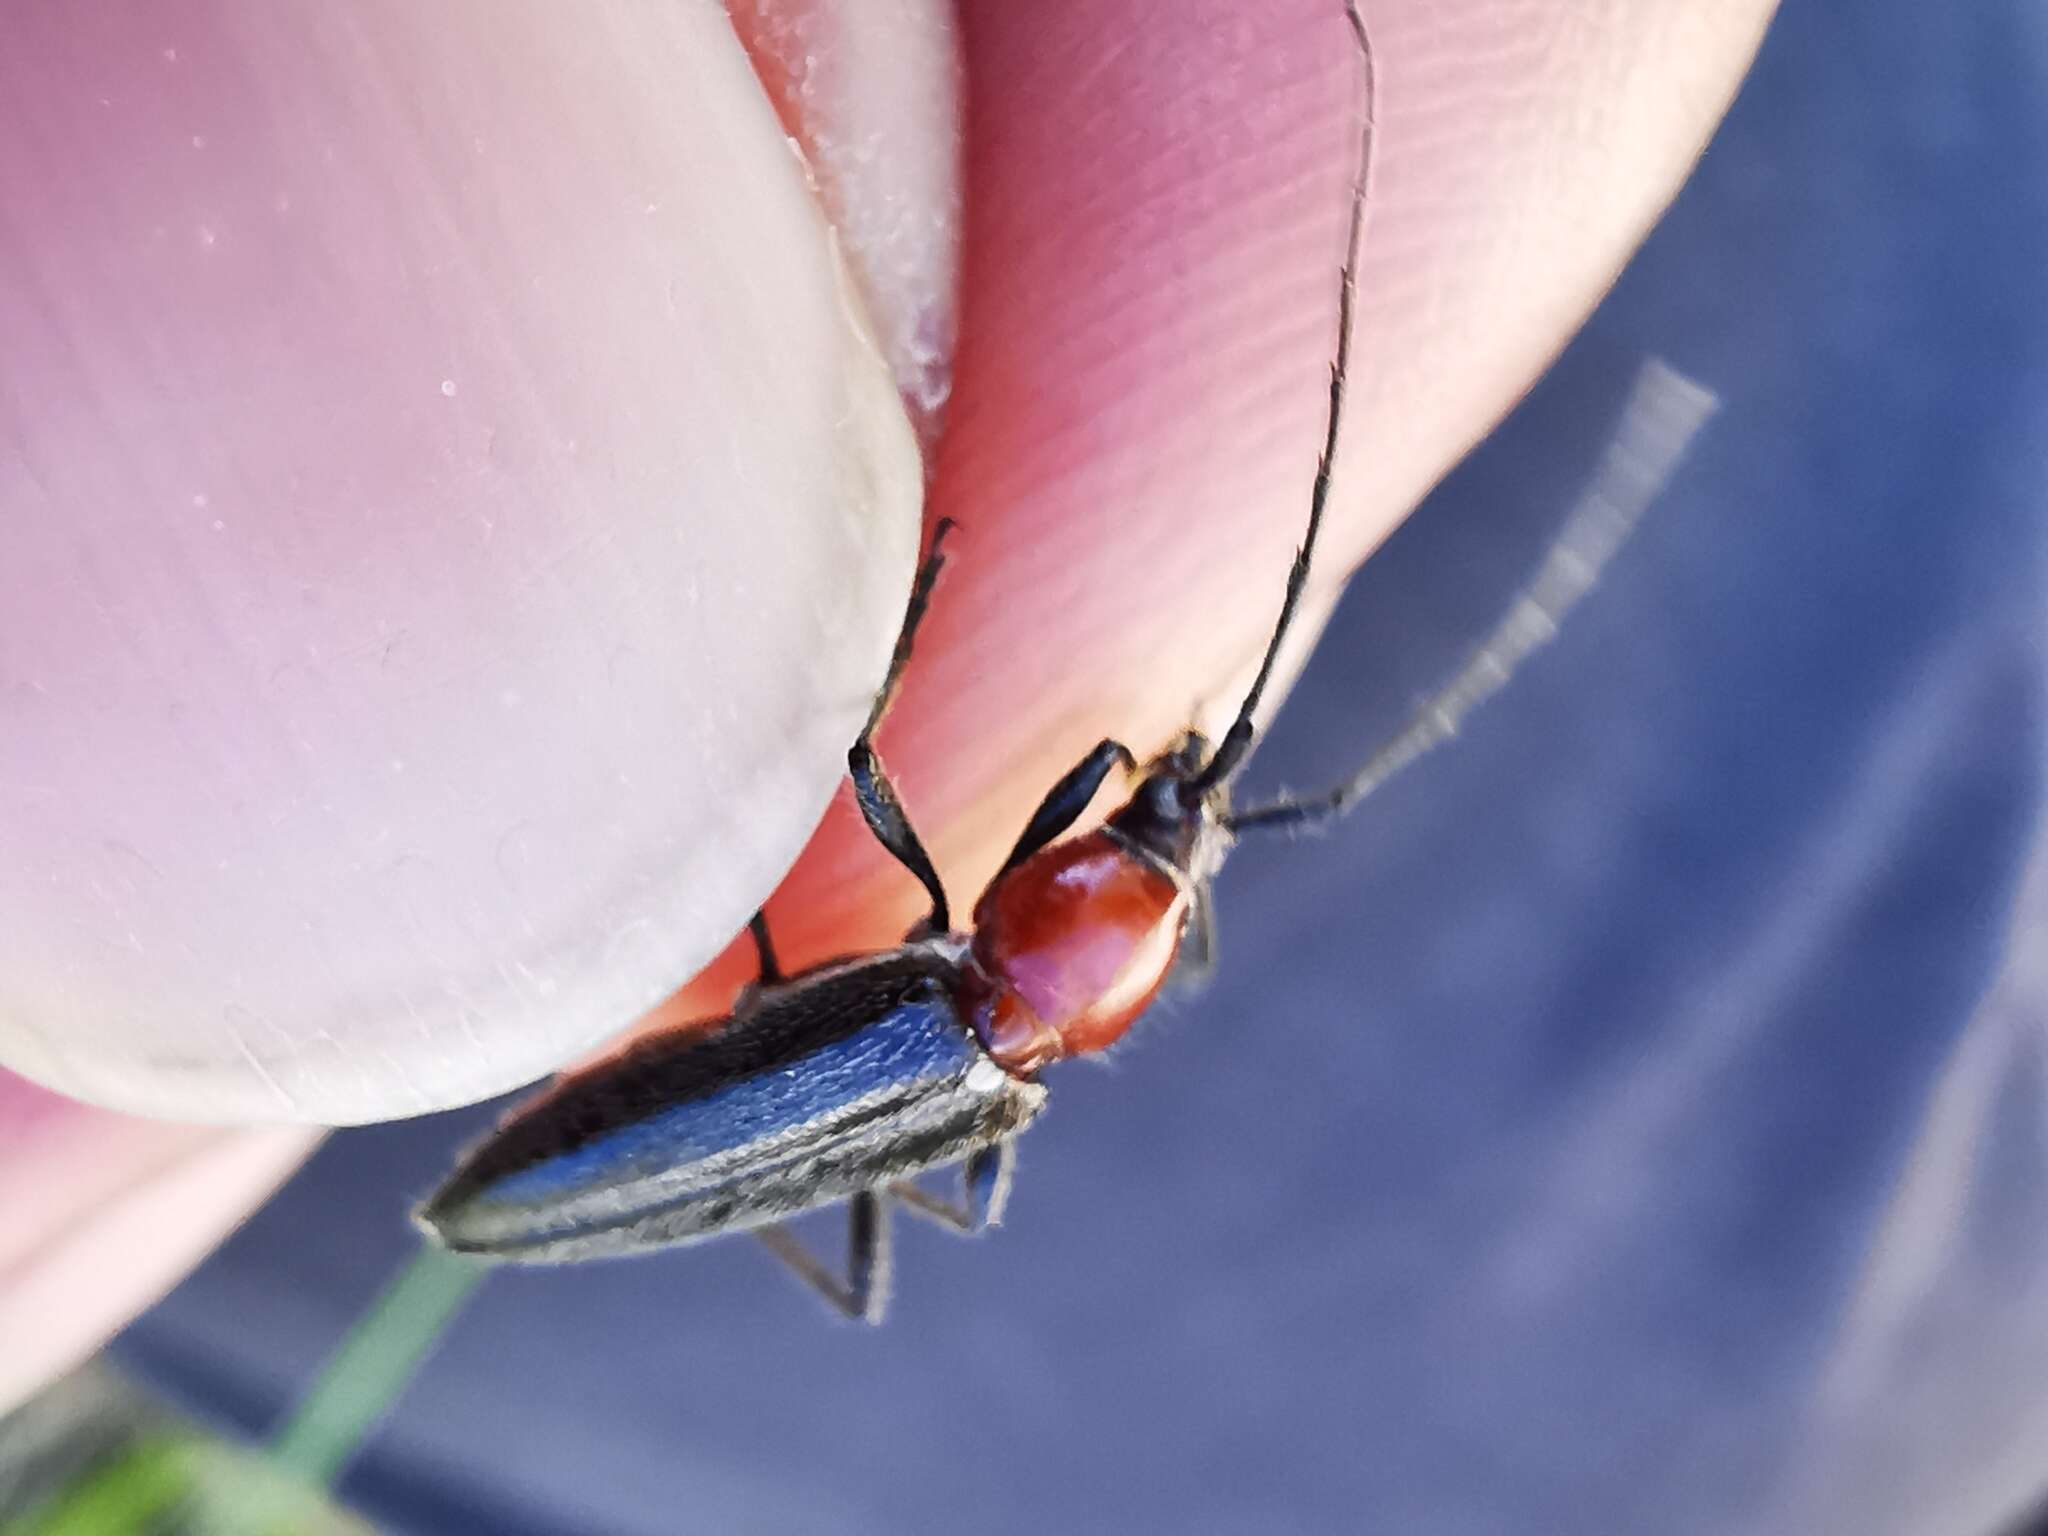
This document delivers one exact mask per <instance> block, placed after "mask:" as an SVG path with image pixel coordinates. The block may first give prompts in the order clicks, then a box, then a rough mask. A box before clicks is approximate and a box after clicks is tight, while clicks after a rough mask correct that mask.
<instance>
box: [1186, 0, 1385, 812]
mask: <svg viewBox="0 0 2048 1536" xmlns="http://www.w3.org/2000/svg"><path fill="white" fill-rule="evenodd" d="M1344 18H1345V20H1346V21H1348V22H1349V23H1350V24H1351V32H1352V35H1353V36H1354V37H1355V38H1356V39H1357V40H1358V57H1359V61H1360V63H1361V65H1362V66H1363V69H1364V81H1363V88H1362V90H1361V92H1360V100H1361V102H1362V103H1363V107H1364V119H1365V121H1364V127H1363V129H1362V131H1361V134H1360V139H1359V149H1358V176H1357V179H1356V180H1354V181H1353V182H1352V184H1351V230H1350V234H1349V235H1348V237H1347V239H1346V243H1345V247H1344V270H1343V275H1342V278H1341V280H1340V282H1339V284H1338V288H1337V356H1336V358H1335V360H1334V361H1333V362H1332V363H1331V365H1330V414H1329V419H1328V422H1327V424H1326V425H1325V427H1324V429H1323V452H1322V456H1321V457H1320V458H1318V459H1317V460H1316V483H1315V490H1314V492H1313V493H1312V494H1311V495H1310V497H1309V503H1308V531H1307V532H1306V533H1304V534H1303V535H1302V537H1301V547H1300V548H1299V549H1297V550H1296V551H1295V552H1294V568H1293V569H1292V570H1291V571H1289V572H1288V573H1287V596H1286V598H1285V599H1284V600H1283V601H1282V602H1281V604H1280V618H1279V622H1277V623H1276V624H1274V626H1273V638H1272V639H1271V640H1269V641H1267V642H1266V654H1265V656H1264V657H1262V658H1261V659H1260V661H1259V673H1258V676H1256V677H1254V678H1253V679H1252V686H1251V689H1250V691H1248V692H1247V693H1246V694H1245V696H1244V702H1243V703H1242V704H1240V705H1239V706H1238V709H1237V718H1236V719H1235V720H1234V721H1232V722H1231V725H1230V729H1229V730H1228V731H1226V732H1225V733H1224V735H1223V740H1222V742H1221V743H1220V744H1219V745H1218V746H1217V748H1216V754H1215V756H1213V757H1211V758H1210V759H1209V761H1208V764H1207V765H1206V766H1205V767H1204V768H1203V769H1202V771H1201V772H1200V773H1198V774H1195V775H1194V776H1193V777H1192V778H1189V779H1187V780H1185V781H1183V783H1182V785H1181V797H1182V799H1183V800H1184V801H1186V803H1188V804H1190V805H1192V804H1194V803H1195V802H1196V801H1198V800H1200V799H1202V798H1203V797H1204V796H1205V795H1207V794H1208V793H1209V792H1210V791H1211V790H1213V789H1215V788H1216V786H1217V785H1219V784H1222V783H1225V782H1226V781H1227V780H1228V779H1229V778H1230V776H1231V775H1232V774H1233V773H1235V772H1236V771H1237V770H1238V768H1239V767H1240V766H1241V765H1242V764H1243V762H1244V759H1245V754H1247V753H1248V752H1250V751H1251V749H1252V735H1253V726H1252V716H1253V715H1255V714H1256V713H1257V712H1258V708H1259V700H1260V699H1261V698H1262V697H1264V695H1265V692H1266V684H1267V683H1268V682H1269V681H1270V680H1271V678H1272V676H1273V663H1274V661H1275V660H1277V659H1278V657H1279V655H1280V646H1281V643H1282V642H1283V641H1284V640H1286V638H1287V631H1288V630H1289V629H1291V628H1292V627H1293V625H1294V613H1295V610H1296V609H1297V608H1299V607H1300V606H1301V592H1302V588H1304V587H1305V586H1307V585H1308V571H1309V562H1310V561H1311V560H1313V559H1314V558H1315V552H1316V535H1317V534H1319V533H1320V532H1321V531H1322V526H1323V508H1324V507H1325V506H1326V505H1327V504H1328V502H1329V500H1330V466H1331V465H1332V464H1333V463H1334V462H1335V460H1336V457H1337V428H1338V426H1339V424H1340V423H1341V422H1342V421H1343V417H1344V383H1345V379H1346V378H1347V376H1348V375H1349V373H1350V369H1351V310H1352V305H1353V301H1354V299H1355V297H1356V295H1357V291H1358V247H1359V243H1360V240H1361V237H1362V235H1363V232H1364V229H1365V201H1366V183H1367V180H1368V179H1369V177H1370V176H1371V173H1372V140H1373V111H1374V99H1373V70H1372V44H1371V42H1370V41H1368V40H1367V38H1366V35H1365V22H1364V20H1363V19H1362V18H1361V17H1360V16H1359V14H1358V6H1357V3H1356V0H1344Z"/></svg>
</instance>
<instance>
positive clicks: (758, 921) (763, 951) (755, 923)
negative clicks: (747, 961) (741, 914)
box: [732, 912, 783, 1014]
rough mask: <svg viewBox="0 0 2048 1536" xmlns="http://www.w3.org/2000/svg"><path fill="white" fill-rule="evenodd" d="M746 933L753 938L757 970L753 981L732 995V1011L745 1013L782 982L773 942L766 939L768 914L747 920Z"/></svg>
mask: <svg viewBox="0 0 2048 1536" xmlns="http://www.w3.org/2000/svg"><path fill="white" fill-rule="evenodd" d="M747 932H748V933H750V934H752V935H753V936H754V960H755V963H756V965H757V966H758V967H759V969H758V970H757V971H756V973H755V975H754V979H753V980H752V981H750V982H748V983H747V984H746V985H745V986H743V987H741V988H740V989H739V991H738V992H736V993H734V994H733V999H732V1011H733V1012H734V1013H735V1014H740V1013H745V1012H746V1011H747V1010H748V1009H749V1008H751V1007H753V1006H754V1004H755V1003H757V1002H759V1001H760V998H761V994H762V993H763V992H766V991H768V990H769V989H770V988H772V987H775V986H778V985H780V984H781V982H782V979H783V977H782V967H781V966H780V965H779V964H777V963H776V959H775V941H774V940H773V939H771V938H769V937H768V914H767V913H766V912H756V913H755V914H754V915H753V916H752V917H750V918H748V919H747Z"/></svg>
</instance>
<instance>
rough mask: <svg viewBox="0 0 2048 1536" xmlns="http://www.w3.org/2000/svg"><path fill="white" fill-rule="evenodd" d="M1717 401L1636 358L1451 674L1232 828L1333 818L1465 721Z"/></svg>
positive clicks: (1550, 629)
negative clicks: (1616, 416)
mask: <svg viewBox="0 0 2048 1536" xmlns="http://www.w3.org/2000/svg"><path fill="white" fill-rule="evenodd" d="M1719 403H1720V402H1719V400H1718V399H1717V398H1716V397H1715V395H1714V393H1713V391H1712V390H1710V389H1707V388H1706V387H1705V386H1704V385H1701V384H1697V383H1694V382H1693V381H1692V380H1691V379H1688V378H1686V377H1685V376H1684V375H1683V374H1681V373H1679V372H1678V371H1677V370H1676V369H1674V368H1671V367H1670V366H1668V365H1667V364H1665V363H1662V362H1659V361H1657V360H1656V359H1654V358H1653V359H1651V360H1650V361H1649V362H1647V363H1645V364H1644V365H1643V368H1642V371H1641V372H1640V373H1639V374H1637V376H1636V383H1635V389H1634V391H1633V392H1632V393H1631V394H1630V396H1629V401H1628V405H1627V407H1626V408H1625V409H1624V410H1623V412H1622V417H1621V425H1620V427H1619V428H1618V429H1617V430H1616V432H1615V434H1614V437H1613V439H1612V440H1611V441H1610V442H1609V443H1608V445H1607V452H1606V454H1605V456H1604V457H1603V458H1602V459H1601V461H1600V467H1599V469H1598V470H1596V471H1595V472H1594V475H1593V480H1592V483H1591V484H1590V485H1588V486H1587V488H1586V491H1585V494H1584V495H1582V496H1581V497H1580V498H1579V501H1578V503H1577V505H1576V506H1575V507H1574V508H1573V510H1572V513H1571V515H1570V516H1569V517H1567V518H1566V519H1565V525H1564V529H1563V531H1562V532H1560V533H1559V534H1558V536H1557V538H1556V539H1555V540H1553V541H1552V543H1551V546H1550V549H1549V550H1548V552H1547V553H1546V554H1545V555H1544V557H1543V563H1542V565H1540V566H1539V567H1537V570H1536V575H1535V577H1534V579H1532V580H1531V581H1530V583H1529V585H1528V586H1526V587H1524V588H1523V589H1522V590H1521V591H1520V592H1519V593H1517V594H1516V596H1515V600H1514V602H1513V604H1512V605H1511V606H1510V607H1509V608H1508V611H1507V613H1506V614H1505V615H1504V616H1503V617H1502V618H1501V620H1500V622H1499V623H1498V624H1496V625H1495V626H1494V628H1493V632H1492V633H1491V634H1490V635H1488V636H1487V637H1486V639H1485V641H1484V642H1483V643H1482V644H1481V645H1480V646H1479V648H1478V649H1477V650H1476V651H1474V652H1473V653H1472V655H1471V657H1470V659H1468V660H1467V661H1466V663H1465V665H1464V666H1462V667H1460V668H1459V669H1458V671H1457V674H1456V675H1455V676H1454V677H1452V679H1451V680H1450V682H1448V683H1446V684H1445V685H1444V686H1443V687H1442V688H1441V689H1439V690H1438V691H1437V692H1436V694H1435V695H1434V696H1432V697H1431V698H1430V699H1429V700H1428V701H1427V702H1425V703H1424V704H1423V706H1422V707H1421V708H1420V709H1418V710H1417V711H1415V713H1414V714H1413V715H1412V716H1410V717H1409V721H1408V724H1407V726H1406V727H1405V728H1404V729H1403V730H1402V731H1401V732H1400V734H1398V735H1397V736H1395V737H1394V739H1393V740H1392V741H1390V742H1388V743H1387V744H1386V745H1385V746H1383V747H1381V748H1380V749H1379V751H1377V752H1375V753H1374V754H1373V755H1372V757H1371V758H1370V759H1369V760H1368V761H1367V762H1366V764H1365V766H1364V767H1363V768H1360V769H1359V770H1358V771H1357V772H1356V773H1354V774H1353V775H1352V776H1351V777H1350V778H1348V779H1346V780H1345V781H1344V782H1343V783H1342V784H1339V785H1338V786H1337V787H1336V788H1335V789H1332V790H1328V791H1326V792H1324V793H1323V794H1320V795H1309V796H1303V797H1295V796H1291V795H1283V796H1281V797H1280V798H1279V799H1278V800H1275V801H1274V802H1273V803H1272V804H1270V805H1261V806H1254V807H1252V808H1250V809H1247V810H1243V811H1239V812H1237V813H1235V814H1234V815H1229V816H1226V817H1224V818H1223V824H1224V825H1225V826H1226V827H1228V828H1230V830H1231V831H1233V832H1243V831H1247V830H1250V829H1252V828H1256V827H1264V828H1273V827H1312V826H1316V825H1319V824H1321V823H1324V822H1329V821H1334V820H1336V818H1338V817H1339V816H1342V815H1343V814H1344V813H1345V812H1346V811H1348V810H1350V809H1351V807H1352V806H1354V805H1356V804H1358V802H1359V801H1361V800H1363V799H1364V798H1365V797H1366V796H1367V795H1369V794H1371V793H1372V792H1373V791H1374V790H1375V789H1378V788H1379V787H1380V785H1382V784H1384V783H1386V782H1387V780H1388V779H1391V778H1392V777H1393V776H1394V775H1395V774H1397V773H1399V772H1400V771H1401V770H1402V769H1403V768H1405V767H1407V766H1408V765H1409V764H1410V763H1412V762H1414V761H1415V759H1416V758H1418V757H1420V756H1422V754H1423V753H1425V752H1427V751H1428V750H1429V749H1430V748H1431V747H1434V746H1436V745H1437V744H1438V743H1440V742H1443V741H1447V740H1448V739H1450V738H1451V737H1452V736H1455V735H1456V734H1457V732H1458V727H1459V725H1460V724H1461V723H1462V722H1463V721H1464V718H1465V716H1466V715H1467V714H1469V713H1470V712H1471V711H1472V710H1473V709H1474V708H1476V707H1477V706H1478V705H1480V704H1482V703H1484V702H1485V701H1486V700H1487V699H1488V698H1490V697H1491V696H1492V695H1493V694H1494V693H1496V692H1497V691H1498V690H1499V689H1500V688H1501V687H1502V686H1503V685H1504V684H1505V683H1506V682H1507V680H1508V679H1509V678H1510V677H1511V676H1513V675H1514V671H1515V668H1516V667H1517V666H1518V665H1520V663H1521V662H1522V661H1523V659H1524V658H1525V657H1527V656H1528V655H1529V654H1530V653H1531V652H1532V651H1536V650H1539V649H1541V648H1542V647H1543V646H1545V645H1547V644H1549V642H1550V641H1551V640H1552V639H1553V638H1554V637H1555V636H1556V634H1557V629H1558V625H1560V624H1561V623H1563V622H1564V616H1565V615H1566V614H1567V613H1568V612H1570V611H1571V608H1572V605H1573V604H1574V603H1576V602H1577V601H1578V600H1579V599H1580V598H1582V597H1584V596H1585V595H1586V593H1587V592H1588V591H1590V590H1591V589H1592V586H1593V583H1594V582H1596V581H1598V580H1599V579H1600V573H1601V571H1602V570H1604V569H1605V568H1606V565H1607V562H1608V561H1609V560H1610V559H1612V558H1613V556H1614V552H1615V551H1616V550H1618V549H1620V548H1621V546H1622V543H1623V542H1624V541H1625V540H1626V539H1627V538H1628V536H1629V534H1630V533H1631V532H1632V531H1633V530H1634V528H1635V525H1636V522H1637V520H1638V519H1639V518H1640V517H1641V516H1642V515H1643V512H1644V511H1645V510H1646V509H1647V508H1648V507H1649V505H1650V502H1651V501H1652V500H1653V499H1654V498H1655V497H1656V495H1657V493H1658V492H1659V491H1660V490H1662V489H1663V488H1664V484H1665V482H1666V481H1668V480H1669V479H1670V478H1671V474H1672V471H1673V470H1675V469H1676V468H1677V467H1678V462H1679V460H1680V459H1681V458H1683V457H1684V455H1685V451H1686V449H1687V447H1689V446H1690V445H1691V443H1692V440H1693V437H1694V435H1695V434H1696V433H1698V431H1699V429H1700V428H1701V427H1702V426H1704V425H1705V424H1706V421H1707V418H1708V417H1709V416H1711V415H1713V413H1714V410H1715V408H1716V406H1718V405H1719Z"/></svg>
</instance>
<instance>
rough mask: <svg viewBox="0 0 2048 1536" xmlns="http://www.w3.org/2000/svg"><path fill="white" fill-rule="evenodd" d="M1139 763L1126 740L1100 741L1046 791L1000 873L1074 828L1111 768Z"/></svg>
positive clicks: (1009, 869) (1135, 765)
mask: <svg viewBox="0 0 2048 1536" xmlns="http://www.w3.org/2000/svg"><path fill="white" fill-rule="evenodd" d="M1137 766H1138V760H1137V759H1136V758H1135V757H1133V756H1131V749H1130V748H1129V747H1127V746H1125V745H1124V744H1123V743H1122V742H1120V741H1110V740H1108V739H1107V738H1105V739H1104V740H1102V741H1100V742H1097V743H1096V746H1095V750H1094V751H1093V752H1090V753H1089V754H1088V755H1087V756H1086V757H1084V758H1082V759H1081V761H1080V762H1078V763H1076V764H1075V765H1074V766H1073V767H1072V768H1070V769H1068V770H1067V776H1066V777H1065V778H1063V779H1061V780H1060V781H1059V783H1057V784H1055V785H1053V787H1052V788H1051V789H1049V790H1047V791H1046V795H1045V798H1044V799H1043V800H1041V801H1040V802H1039V804H1038V809H1037V810H1035V811H1033V812H1032V813H1031V820H1030V821H1029V822H1028V823H1026V824H1025V827H1024V835H1023V836H1022V837H1020V838H1018V839H1017V846H1016V847H1014V848H1012V849H1011V850H1010V856H1009V857H1008V858H1007V859H1005V860H1003V867H1002V869H1001V870H1000V871H999V873H1001V874H1008V873H1009V872H1010V871H1011V870H1013V869H1015V868H1016V867H1017V866H1018V865H1019V864H1022V863H1023V862H1024V861H1025V860H1026V859H1028V858H1030V857H1031V855H1033V854H1034V853H1036V852H1038V850H1039V849H1041V848H1043V847H1044V846H1045V845H1046V844H1047V843H1049V842H1051V841H1052V840H1053V839H1054V838H1056V837H1058V836H1059V835H1060V834H1061V833H1062V832H1064V831H1066V830H1067V828H1069V827H1071V826H1072V825H1073V824H1074V821H1075V819H1076V818H1077V817H1079V816H1080V814H1081V813H1082V812H1083V811H1085V810H1087V809H1088V802H1089V801H1090V800H1093V799H1094V798H1095V791H1097V790H1098V789H1100V788H1102V781H1103V780H1104V779H1106V778H1108V777H1109V771H1110V769H1112V768H1117V767H1122V768H1126V769H1130V768H1135V767H1137Z"/></svg>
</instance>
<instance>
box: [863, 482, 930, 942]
mask: <svg viewBox="0 0 2048 1536" xmlns="http://www.w3.org/2000/svg"><path fill="white" fill-rule="evenodd" d="M953 526H954V524H953V520H952V519H951V518H950V517H942V518H940V519H939V521H938V523H937V525H936V526H935V527H934V528H933V529H932V542H931V547H930V548H929V549H928V550H926V551H925V557H924V564H922V565H921V566H919V567H918V570H917V580H916V581H914V582H913V583H912V584H911V588H910V603H909V606H908V607H906V608H905V609H904V611H903V629H902V631H901V632H900V633H899V634H898V635H897V636H896V650H895V653H894V654H893V655H891V656H890V658H889V672H888V675H887V676H886V677H884V678H883V679H882V687H881V691H880V692H879V693H877V694H876V695H875V705H874V708H873V709H871V710H869V711H868V723H867V724H866V725H864V726H862V727H861V732H860V735H859V736H857V737H855V738H854V743H853V747H852V749H851V750H850V751H848V752H847V754H846V771H847V772H848V774H850V775H851V776H852V778H853V796H854V799H855V800H856V801H858V802H859V804H860V813H861V816H862V817H863V818H864V819H865V820H866V821H867V824H868V830H869V831H870V832H872V833H874V834H875V840H876V841H877V842H879V843H880V844H881V845H882V846H883V847H884V848H886V849H888V851H889V856H890V857H891V858H893V859H895V861H896V862H897V863H898V864H901V865H902V866H903V867H904V868H905V869H907V870H909V871H910V872H911V873H912V874H913V875H915V876H917V883H918V884H919V885H921V886H923V887H924V889H925V894H926V895H928V896H930V897H931V899H932V910H931V915H930V916H929V917H927V918H926V919H925V920H924V922H923V924H921V925H920V926H921V927H923V928H926V929H928V930H930V931H931V932H933V933H944V932H945V931H946V930H947V929H949V928H950V927H952V925H953V923H952V917H951V915H950V913H949V912H948V911H947V908H946V888H945V887H944V886H943V885H941V884H940V883H939V874H938V871H937V870H936V869H934V868H933V867H932V858H931V855H930V854H928V853H926V852H925V850H924V844H923V843H921V842H919V841H918V838H917V833H916V832H915V831H914V830H913V829H912V827H911V825H910V818H909V817H908V816H906V815H904V813H903V802H902V800H901V799H899V798H898V797H897V794H896V786H895V785H894V784H892V783H890V782H889V770H888V769H887V768H886V767H884V766H883V764H882V759H881V757H880V756H879V755H878V754H877V753H876V751H875V740H874V738H875V731H876V730H877V729H878V728H879V727H880V726H881V724H882V717H883V716H884V715H886V714H888V713H889V706H890V705H891V704H892V703H894V702H895V699H896V686H897V684H898V683H899V682H901V681H902V678H903V669H904V667H905V666H906V665H908V664H909V661H910V647H911V643H912V642H913V641H914V640H915V639H916V638H917V630H918V626H919V625H920V624H922V623H923V622H924V614H925V610H926V609H927V608H929V607H930V606H931V600H932V588H933V587H935V586H936V585H937V584H938V580H939V570H940V568H941V567H942V566H944V565H945V563H946V557H945V554H944V550H943V546H944V544H945V542H946V535H947V534H949V533H951V532H952V531H953Z"/></svg>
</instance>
